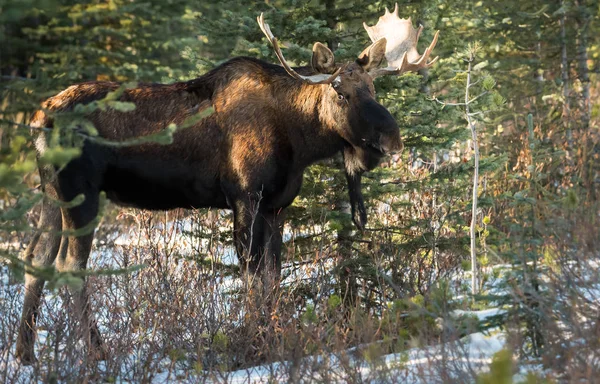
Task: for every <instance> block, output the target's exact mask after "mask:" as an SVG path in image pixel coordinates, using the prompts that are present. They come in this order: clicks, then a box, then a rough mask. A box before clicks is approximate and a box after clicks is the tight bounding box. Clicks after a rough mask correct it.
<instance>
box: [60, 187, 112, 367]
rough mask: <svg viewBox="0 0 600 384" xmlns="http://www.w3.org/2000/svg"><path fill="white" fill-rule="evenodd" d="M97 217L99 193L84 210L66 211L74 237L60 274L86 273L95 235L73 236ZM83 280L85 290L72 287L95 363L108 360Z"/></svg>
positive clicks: (65, 225) (64, 250)
mask: <svg viewBox="0 0 600 384" xmlns="http://www.w3.org/2000/svg"><path fill="white" fill-rule="evenodd" d="M97 214H98V192H96V191H94V192H90V193H87V194H86V198H85V201H84V203H83V204H81V205H80V206H77V207H74V208H64V209H62V220H63V228H64V229H65V231H68V232H70V233H68V235H69V236H68V238H65V241H63V244H62V245H61V250H60V252H59V258H58V262H57V268H58V269H59V270H60V271H70V272H82V271H84V270H85V269H86V267H87V261H88V258H89V255H90V251H91V249H92V241H93V239H94V231H93V230H91V232H88V233H84V234H79V233H73V232H77V231H78V230H81V229H82V228H84V227H85V226H86V225H88V224H89V223H90V222H92V220H94V219H95V218H96V216H97ZM80 278H81V279H82V280H83V281H82V284H81V286H79V287H76V288H75V287H69V289H70V291H71V293H72V296H73V297H74V298H75V308H76V309H75V310H76V311H77V312H78V313H77V315H78V316H79V318H80V320H81V325H82V330H83V337H84V338H85V342H86V344H87V345H88V350H89V353H90V356H91V357H92V358H93V359H95V360H104V359H105V358H106V349H105V346H104V343H103V341H102V338H101V336H100V331H99V330H98V326H97V324H96V321H95V319H94V318H93V315H92V313H91V310H90V303H89V297H88V287H87V281H86V278H85V276H84V275H81V276H80Z"/></svg>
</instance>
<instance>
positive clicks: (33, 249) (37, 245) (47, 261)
mask: <svg viewBox="0 0 600 384" xmlns="http://www.w3.org/2000/svg"><path fill="white" fill-rule="evenodd" d="M47 192H49V191H47ZM61 227H62V218H61V213H60V208H59V207H58V206H56V205H53V204H52V203H51V202H49V201H48V200H47V199H44V201H43V202H42V211H41V215H40V220H39V223H38V228H39V232H38V233H37V234H36V235H35V236H34V238H33V239H32V241H31V243H30V244H29V246H28V247H27V250H26V251H25V254H24V255H23V256H24V257H23V258H24V259H25V260H26V261H28V262H31V264H32V265H33V266H35V267H49V266H51V265H52V263H53V262H54V260H55V259H56V255H57V253H58V249H59V246H60V239H61V237H60V231H61ZM43 290H44V280H43V279H41V278H39V277H36V276H34V275H32V274H29V273H27V274H26V275H25V299H24V302H23V312H22V315H21V323H20V325H19V334H18V336H17V349H16V355H17V358H19V359H20V360H21V361H22V362H23V363H24V364H31V363H33V362H34V361H35V354H34V350H33V349H34V348H33V347H34V341H35V323H36V320H37V316H38V311H39V306H40V299H41V296H42V293H43Z"/></svg>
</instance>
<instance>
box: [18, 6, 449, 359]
mask: <svg viewBox="0 0 600 384" xmlns="http://www.w3.org/2000/svg"><path fill="white" fill-rule="evenodd" d="M258 23H259V25H260V28H261V30H262V31H263V33H264V34H265V36H266V37H267V40H268V41H269V42H270V44H271V45H272V47H273V49H274V51H275V54H276V56H277V58H278V60H279V63H280V64H281V65H275V64H271V63H267V62H265V61H262V60H258V59H255V58H250V57H236V58H233V59H230V60H228V61H226V62H225V63H223V64H221V65H219V66H218V67H216V68H214V69H213V70H211V71H209V72H208V73H206V74H205V75H203V76H200V77H198V78H196V79H193V80H190V81H185V82H177V83H173V84H169V85H163V84H138V85H137V87H135V88H130V89H126V90H125V91H123V93H122V94H121V96H120V99H119V100H121V101H125V102H132V103H134V104H135V109H134V110H132V111H127V112H125V111H118V110H116V109H111V108H108V109H103V110H99V109H97V110H95V111H93V112H90V113H89V114H88V115H87V116H86V118H87V119H88V120H89V121H90V122H92V123H93V125H94V126H95V128H96V129H97V131H98V135H99V136H100V137H101V138H103V139H106V140H111V141H116V142H119V141H127V140H129V139H132V138H138V137H143V136H146V135H151V134H155V133H157V132H160V131H162V130H164V129H165V128H166V127H168V126H169V125H170V124H177V125H180V124H183V123H184V122H186V121H188V119H190V118H192V117H193V116H197V115H198V114H199V113H202V112H203V111H204V110H206V109H207V108H209V107H212V108H213V113H211V114H209V115H208V116H205V117H203V118H202V119H201V120H200V121H197V122H195V123H193V124H192V125H191V126H190V127H188V128H185V129H181V130H177V131H176V132H175V133H174V134H173V141H172V143H170V144H167V145H160V144H157V143H150V142H146V143H143V144H139V145H129V146H110V145H106V144H103V143H101V142H98V141H94V140H91V139H89V140H84V143H83V147H82V149H81V155H80V156H79V157H77V158H75V159H73V160H71V161H70V162H69V163H68V164H67V165H66V166H64V167H63V168H62V169H60V172H57V169H56V168H55V167H54V166H48V165H42V164H40V167H39V172H40V178H41V182H42V189H43V191H44V194H45V196H46V197H45V200H43V202H42V210H41V215H40V218H39V223H38V227H39V229H40V231H38V232H37V234H36V235H35V236H34V237H33V239H32V241H31V243H30V244H29V246H28V247H27V249H26V251H25V254H24V258H26V259H27V260H29V262H31V264H32V265H33V266H40V267H47V266H51V265H52V264H53V263H55V261H56V263H55V265H56V268H57V270H59V271H81V270H84V269H85V268H86V265H87V260H88V257H89V255H90V251H91V247H92V240H93V236H94V235H93V231H92V232H91V233H87V234H84V235H81V234H80V233H78V235H79V236H75V235H74V233H76V232H77V230H78V229H82V228H85V227H86V226H88V225H89V223H91V222H92V221H93V220H94V219H95V218H96V216H97V215H98V212H99V201H100V194H101V191H104V192H105V193H106V196H107V197H108V198H109V199H110V200H111V201H113V202H114V203H116V204H120V205H124V206H132V207H137V208H142V209H149V210H169V209H174V208H203V207H212V208H222V209H231V210H232V211H233V218H234V220H233V221H234V231H233V234H234V243H235V247H236V251H237V254H238V257H239V259H240V265H241V266H242V270H244V271H245V273H249V274H255V273H264V274H269V275H271V276H276V277H277V276H278V274H279V273H280V270H281V258H280V254H281V247H282V226H283V210H284V209H285V208H286V207H287V206H289V205H290V204H291V203H292V201H293V200H294V199H295V197H296V196H297V195H298V193H299V190H300V186H301V183H302V175H303V171H304V170H305V168H306V167H308V166H309V165H310V164H313V163H314V162H316V161H318V160H321V159H325V158H329V157H332V156H334V155H336V154H337V153H340V152H341V153H342V154H343V157H344V165H345V171H346V175H347V181H348V185H349V193H350V201H351V206H352V211H353V219H354V222H355V224H356V225H357V226H358V227H359V228H362V227H363V226H364V225H365V223H366V220H367V217H366V211H365V208H364V202H363V198H362V195H361V192H360V182H361V179H360V178H361V174H362V173H363V172H365V171H368V170H371V169H373V168H374V167H376V166H377V165H378V164H379V160H380V159H381V158H382V157H383V156H385V155H386V154H387V153H389V152H391V151H399V150H401V149H402V141H401V139H400V133H399V129H398V126H397V124H396V122H395V120H394V118H393V116H392V115H391V114H390V112H389V111H388V110H387V109H386V108H385V107H383V106H382V105H381V104H379V103H378V102H377V101H376V99H375V89H374V85H373V79H374V78H376V77H377V76H382V75H399V74H402V73H404V72H407V71H417V70H419V69H422V68H428V67H430V66H431V65H432V64H433V63H435V61H436V60H437V57H436V58H435V59H433V60H431V61H429V56H430V54H431V52H432V50H433V48H434V46H435V45H436V42H437V38H438V33H439V32H436V34H435V36H434V38H433V41H432V43H431V44H430V45H429V47H428V48H427V49H426V50H425V52H424V53H423V54H422V55H421V54H419V53H418V52H417V49H416V45H417V41H418V38H419V35H420V33H421V30H422V27H419V28H418V29H416V28H414V27H413V26H412V22H411V21H410V19H407V20H405V19H400V18H399V17H398V5H396V8H395V10H394V11H393V12H389V11H388V10H387V9H386V12H385V15H384V16H382V17H380V19H379V21H378V23H377V24H376V25H375V26H373V27H368V26H367V24H364V27H365V29H366V30H367V32H368V34H369V37H370V38H371V40H372V42H373V43H372V44H371V45H370V46H369V47H367V48H366V49H365V50H364V51H363V52H362V53H361V54H360V55H359V56H358V58H357V59H356V60H355V61H354V62H351V63H347V64H343V65H338V64H336V62H335V57H334V54H333V52H332V51H331V50H329V49H328V48H327V47H326V46H325V45H323V44H321V43H315V44H314V46H313V55H312V61H311V64H312V65H311V66H310V67H309V68H306V67H304V68H296V69H294V68H292V67H291V66H290V65H289V64H288V62H287V61H286V59H285V58H284V56H283V54H282V52H281V50H280V48H279V45H278V42H277V39H276V38H275V36H274V35H273V33H272V32H271V29H270V27H269V25H268V24H266V23H265V21H264V18H263V15H262V14H261V15H260V17H258ZM384 60H386V61H387V64H388V65H387V67H384V68H381V64H382V62H383V61H384ZM119 87H120V84H118V83H115V82H99V81H93V82H87V83H82V84H78V85H74V86H71V87H69V88H67V89H66V90H64V91H62V92H60V93H58V94H57V95H56V96H53V97H51V98H49V99H48V100H46V101H45V102H44V103H43V104H42V107H43V108H42V110H40V111H38V112H36V113H35V114H34V115H33V117H32V120H31V126H32V127H34V128H46V129H45V130H44V129H38V130H36V131H37V132H39V133H38V136H37V138H36V140H35V146H36V150H37V152H38V155H39V156H42V155H43V154H44V152H45V151H46V150H47V148H48V145H49V144H48V140H49V137H47V136H48V128H52V127H53V123H54V121H53V114H55V113H58V112H65V111H71V110H73V109H74V108H75V106H76V105H78V104H89V103H91V102H93V101H96V100H101V99H103V98H104V97H106V95H107V94H108V93H109V92H112V91H115V90H117V89H119ZM80 194H83V195H84V197H85V199H84V200H83V202H82V203H81V204H79V205H76V206H73V205H72V204H71V205H65V204H60V205H59V204H56V203H55V202H52V201H51V200H53V199H54V200H60V201H64V202H70V201H72V200H73V199H74V198H75V197H76V196H78V195H80ZM84 279H85V278H84ZM43 287H44V280H43V279H41V278H39V277H36V276H35V274H27V275H26V283H25V288H26V289H25V298H24V303H23V312H22V317H21V323H20V327H19V334H18V338H17V349H16V353H17V356H18V358H20V359H21V361H22V362H24V363H26V364H27V363H31V362H33V361H34V360H35V355H34V340H35V323H36V318H37V314H38V310H39V305H40V296H41V294H42V292H43ZM87 291H88V289H87V287H86V285H85V283H84V284H83V288H81V289H79V290H77V292H76V293H75V295H74V296H75V301H76V308H77V311H78V315H79V316H80V318H81V320H82V326H84V327H85V330H84V334H85V341H86V343H87V345H88V348H89V353H90V356H92V357H94V358H97V359H103V358H104V357H105V354H106V350H105V346H104V344H103V341H102V339H101V336H100V332H99V331H98V328H97V326H96V323H95V321H94V320H93V317H92V314H91V310H90V307H89V303H88V292H87Z"/></svg>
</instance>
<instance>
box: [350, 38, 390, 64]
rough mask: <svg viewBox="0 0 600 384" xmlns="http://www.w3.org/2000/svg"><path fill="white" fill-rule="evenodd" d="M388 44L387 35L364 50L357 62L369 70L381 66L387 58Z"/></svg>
mask: <svg viewBox="0 0 600 384" xmlns="http://www.w3.org/2000/svg"><path fill="white" fill-rule="evenodd" d="M386 44H387V40H386V39H385V37H384V38H381V39H379V40H377V41H376V42H374V43H373V44H371V45H370V46H368V47H367V48H365V50H364V51H362V53H361V54H360V55H359V56H358V59H356V63H357V64H358V65H360V66H361V67H363V69H364V70H365V71H367V72H368V71H370V70H372V69H375V68H377V67H379V65H380V64H381V62H382V61H383V59H385V45H386Z"/></svg>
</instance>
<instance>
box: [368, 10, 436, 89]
mask: <svg viewBox="0 0 600 384" xmlns="http://www.w3.org/2000/svg"><path fill="white" fill-rule="evenodd" d="M363 26H364V27H365V29H366V31H367V33H368V34H369V37H370V38H371V41H372V42H373V43H375V42H376V41H377V40H379V39H382V38H386V39H387V44H386V48H385V58H386V59H387V62H388V66H387V67H386V68H377V69H374V70H372V71H370V72H369V74H370V75H371V77H373V78H375V77H377V76H383V75H400V74H402V73H404V72H409V71H415V72H416V71H418V70H419V69H422V68H429V67H431V66H432V65H433V64H434V63H435V62H436V61H437V60H438V58H439V57H438V56H436V57H435V58H434V59H433V60H431V61H430V62H427V60H429V55H430V54H431V52H432V51H433V48H434V47H435V45H436V43H437V40H438V35H439V33H440V31H437V32H436V33H435V36H434V37H433V41H432V42H431V44H430V45H429V47H428V48H427V49H426V50H425V52H424V53H423V54H422V55H420V54H419V52H417V42H418V41H419V36H420V35H421V31H422V30H423V26H419V28H414V27H413V25H412V21H411V19H410V17H409V18H408V19H401V18H399V17H398V3H396V7H395V8H394V12H390V11H389V10H388V9H387V8H386V9H385V14H384V15H383V16H381V17H380V18H379V21H377V24H376V25H374V26H372V27H369V26H368V25H367V23H363Z"/></svg>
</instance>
